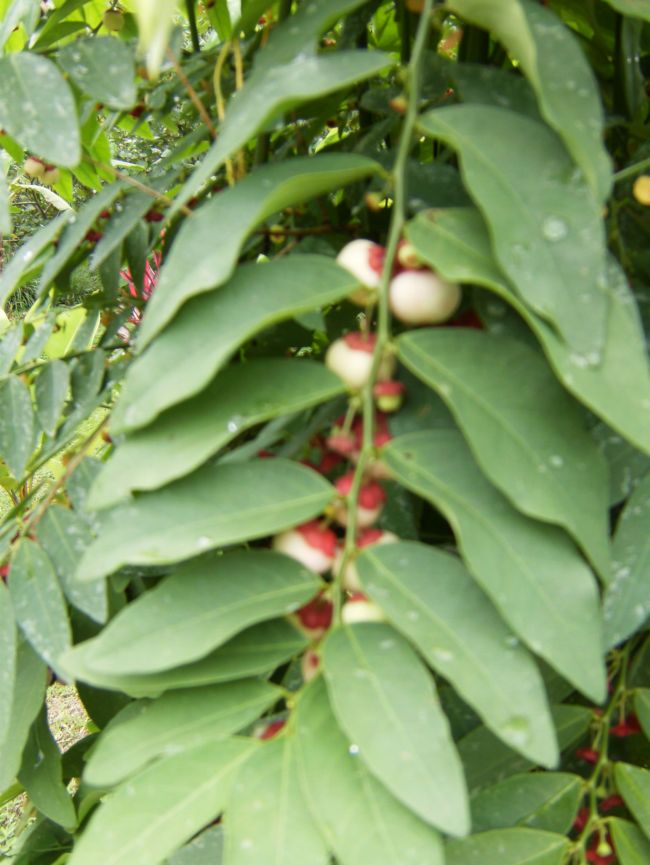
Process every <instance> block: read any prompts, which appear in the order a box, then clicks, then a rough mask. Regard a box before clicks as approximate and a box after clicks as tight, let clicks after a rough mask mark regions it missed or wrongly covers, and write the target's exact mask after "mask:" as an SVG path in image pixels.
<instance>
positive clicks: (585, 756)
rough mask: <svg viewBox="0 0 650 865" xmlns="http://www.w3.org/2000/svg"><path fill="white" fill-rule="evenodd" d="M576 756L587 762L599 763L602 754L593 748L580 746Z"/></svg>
mask: <svg viewBox="0 0 650 865" xmlns="http://www.w3.org/2000/svg"><path fill="white" fill-rule="evenodd" d="M576 757H579V758H580V759H581V760H584V761H585V763H597V762H598V759H599V757H600V754H599V753H598V751H595V750H594V749H593V748H578V750H577V751H576Z"/></svg>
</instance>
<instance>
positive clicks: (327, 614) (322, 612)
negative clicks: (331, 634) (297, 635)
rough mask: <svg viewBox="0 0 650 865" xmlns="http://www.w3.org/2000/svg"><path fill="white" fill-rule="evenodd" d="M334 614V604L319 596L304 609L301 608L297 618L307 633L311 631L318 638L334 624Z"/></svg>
mask: <svg viewBox="0 0 650 865" xmlns="http://www.w3.org/2000/svg"><path fill="white" fill-rule="evenodd" d="M333 612H334V607H333V605H332V602H331V601H330V600H328V599H327V598H324V597H323V596H322V595H318V596H317V597H316V598H314V599H313V600H311V601H309V603H308V604H305V605H304V607H301V608H300V609H299V610H298V611H297V612H296V616H297V617H298V621H299V622H300V624H301V625H302V626H303V628H304V629H305V630H306V631H309V633H310V634H311V635H312V636H318V635H320V634H322V633H323V632H324V631H326V630H327V629H328V628H329V626H330V625H331V624H332V615H333Z"/></svg>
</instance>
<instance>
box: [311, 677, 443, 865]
mask: <svg viewBox="0 0 650 865" xmlns="http://www.w3.org/2000/svg"><path fill="white" fill-rule="evenodd" d="M296 731H297V742H298V763H299V767H300V774H301V780H302V786H303V790H304V793H305V796H306V799H307V803H308V805H309V808H310V810H311V812H312V816H313V817H314V819H315V820H316V823H317V824H318V826H319V828H320V831H321V832H322V833H323V837H324V838H325V841H326V843H327V845H328V847H329V848H330V850H331V851H332V852H333V853H334V854H335V855H336V859H337V861H338V862H340V863H341V865H362V863H365V862H372V863H373V865H395V863H396V862H400V863H403V865H421V863H422V862H426V863H427V865H442V863H443V862H444V857H443V851H442V844H441V842H440V836H439V835H438V833H437V832H436V831H435V830H434V829H432V828H431V827H430V826H428V825H427V824H426V823H424V822H422V821H421V820H419V819H418V818H417V817H416V816H415V815H414V814H413V813H412V812H411V811H409V810H408V809H407V808H405V807H404V806H403V805H401V804H400V803H399V802H398V801H397V800H396V799H394V798H393V797H392V796H391V795H390V793H388V791H387V790H386V788H385V787H384V786H383V785H382V784H380V783H379V782H378V781H376V780H375V779H374V778H373V777H372V775H370V774H369V772H368V771H367V769H366V768H365V767H364V765H363V763H362V761H361V760H360V758H359V749H358V747H357V746H356V743H352V744H350V742H349V740H348V739H347V738H346V737H345V736H344V735H343V734H342V733H341V731H340V730H339V728H338V725H337V723H336V719H335V718H334V716H333V714H332V710H331V708H330V706H329V703H328V700H327V692H326V690H325V683H324V682H323V680H322V679H321V678H318V679H317V680H315V681H314V682H312V683H311V684H310V685H309V687H308V688H307V689H306V690H305V691H303V692H302V694H301V696H300V702H299V704H298V709H297V712H296ZM333 792H334V793H335V795H333Z"/></svg>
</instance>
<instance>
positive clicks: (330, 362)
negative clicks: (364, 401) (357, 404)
mask: <svg viewBox="0 0 650 865" xmlns="http://www.w3.org/2000/svg"><path fill="white" fill-rule="evenodd" d="M376 342H377V337H376V336H375V334H373V333H369V334H364V333H360V332H358V331H354V332H352V333H348V334H346V336H343V337H341V338H340V339H337V340H335V341H334V342H333V343H332V344H331V345H330V347H329V348H328V349H327V354H326V355H325V365H326V366H327V367H328V368H329V369H331V370H332V372H333V373H335V374H336V375H338V377H339V378H340V379H342V380H343V381H344V382H345V384H346V385H347V386H348V387H349V388H350V390H360V389H361V388H362V387H364V386H365V385H366V384H367V383H368V381H369V380H370V373H371V371H372V363H373V357H372V354H373V351H374V350H375V344H376ZM394 369H395V359H394V358H393V357H392V356H388V355H386V356H385V357H384V358H383V359H382V361H381V363H380V364H379V369H378V371H377V378H378V380H380V381H381V380H382V379H387V378H390V377H391V375H392V374H393V371H394Z"/></svg>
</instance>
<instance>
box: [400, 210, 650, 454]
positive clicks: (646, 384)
mask: <svg viewBox="0 0 650 865" xmlns="http://www.w3.org/2000/svg"><path fill="white" fill-rule="evenodd" d="M407 235H408V238H409V240H410V241H411V243H413V244H414V245H415V247H416V248H417V250H418V255H421V256H422V257H423V258H424V259H425V260H426V261H427V262H429V263H430V264H431V265H432V266H433V267H435V268H436V269H437V270H439V271H440V272H441V273H442V275H443V276H445V277H446V278H447V279H451V280H457V281H461V282H471V283H474V284H477V285H482V286H484V287H485V288H488V289H490V290H491V291H493V292H495V293H496V294H498V295H499V296H500V297H502V298H503V299H504V300H505V301H506V302H507V303H508V304H510V305H511V306H513V307H514V308H515V309H516V310H517V312H518V313H519V315H521V316H522V317H523V318H524V319H525V320H526V322H527V324H528V325H529V327H530V328H531V329H532V330H533V332H534V333H535V336H536V337H537V339H538V340H539V342H540V344H541V346H542V349H543V350H544V353H545V354H546V357H547V358H548V360H549V362H550V364H551V366H552V367H553V369H554V370H555V374H556V375H557V377H558V378H559V379H560V381H561V382H562V384H563V385H564V387H565V388H566V389H567V390H568V391H569V392H570V393H572V394H573V395H574V396H575V397H576V398H577V399H579V400H581V401H582V402H583V403H585V404H586V405H587V406H588V407H589V408H590V409H591V410H592V411H594V412H595V413H596V414H598V415H600V416H601V417H602V418H604V419H605V420H606V421H607V422H608V423H609V424H610V426H612V427H614V429H616V430H618V431H619V432H620V433H621V434H622V435H624V436H625V437H626V438H628V439H630V440H631V441H632V442H634V443H635V444H636V446H637V447H638V448H640V449H641V450H643V451H645V452H646V453H650V374H649V373H648V363H647V360H646V349H645V342H644V336H643V331H642V328H641V325H640V321H639V316H638V313H637V310H636V307H635V303H634V297H633V295H632V293H631V291H630V289H629V287H628V285H627V282H626V279H625V276H624V274H623V272H622V271H621V269H620V267H618V265H616V264H615V263H614V262H613V260H610V263H609V264H610V267H609V280H608V286H607V294H608V298H609V300H608V304H609V315H608V319H607V334H606V343H605V348H604V351H603V357H602V362H601V364H600V366H589V365H587V364H585V363H583V362H582V361H580V359H579V358H578V357H577V356H576V355H575V354H574V353H573V352H572V351H571V350H570V348H569V347H568V346H567V345H566V344H565V343H564V342H563V341H562V340H561V339H560V338H558V336H557V334H556V333H555V332H554V331H553V329H552V328H551V327H549V326H548V325H547V324H546V323H545V322H544V321H542V319H540V318H538V317H537V316H536V315H534V314H533V313H531V311H530V310H529V309H528V307H527V306H526V305H525V304H523V303H521V301H520V300H519V298H518V297H517V296H516V295H515V294H514V292H513V291H512V289H511V288H510V287H509V285H508V283H507V280H506V278H505V277H504V275H503V273H502V272H501V271H500V270H499V268H498V266H497V264H496V263H495V261H494V257H493V255H492V251H491V249H490V240H489V237H488V233H487V228H486V227H485V223H484V222H483V219H482V218H481V216H480V215H479V213H478V212H477V211H472V210H469V209H456V210H446V211H438V212H436V213H435V214H434V213H433V212H430V213H422V214H420V215H419V216H418V217H416V219H415V220H413V221H412V222H411V223H409V225H408V227H407Z"/></svg>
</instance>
